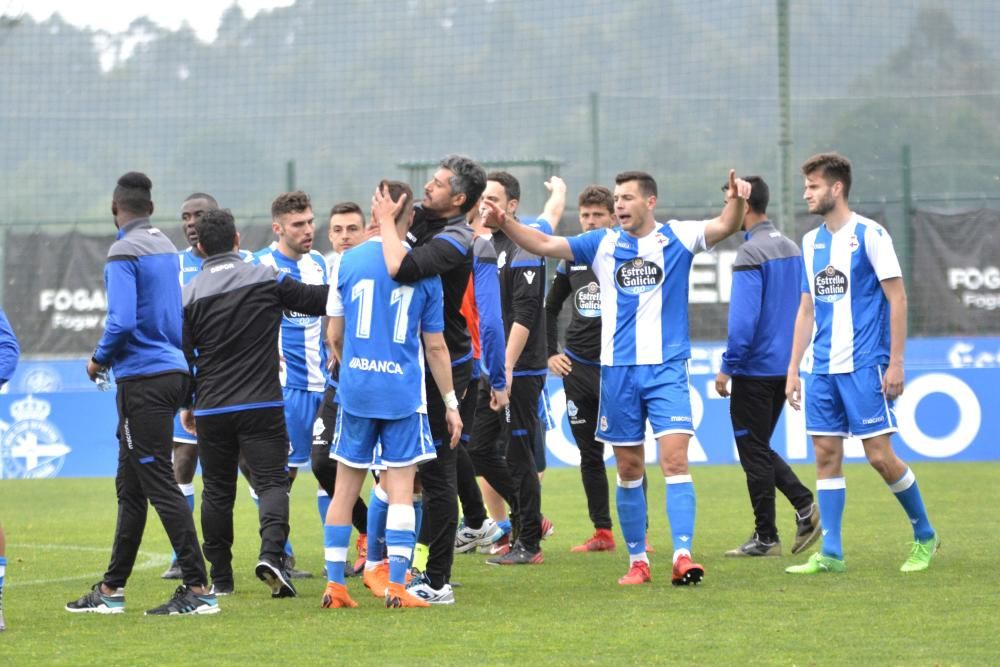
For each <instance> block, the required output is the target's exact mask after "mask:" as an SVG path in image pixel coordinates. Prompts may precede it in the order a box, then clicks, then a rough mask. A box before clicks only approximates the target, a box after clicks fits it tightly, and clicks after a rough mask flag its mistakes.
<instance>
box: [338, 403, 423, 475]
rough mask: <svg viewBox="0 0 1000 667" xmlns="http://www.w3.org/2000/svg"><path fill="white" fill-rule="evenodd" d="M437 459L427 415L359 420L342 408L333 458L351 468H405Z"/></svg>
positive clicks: (360, 418)
mask: <svg viewBox="0 0 1000 667" xmlns="http://www.w3.org/2000/svg"><path fill="white" fill-rule="evenodd" d="M436 456H437V453H436V451H435V449H434V442H433V440H432V439H431V428H430V424H429V423H428V421H427V415H426V414H421V413H415V414H412V415H410V416H409V417H403V418H402V419H375V418H371V417H357V416H355V415H352V414H349V413H348V412H347V411H345V410H343V409H341V410H340V411H339V412H338V413H337V424H336V426H334V429H333V441H332V442H331V443H330V458H332V459H336V460H338V461H340V462H342V463H344V464H345V465H349V466H351V467H352V468H365V469H367V468H372V467H377V466H383V467H386V468H402V467H405V466H408V465H414V464H417V463H421V462H423V461H429V460H431V459H433V458H435V457H436Z"/></svg>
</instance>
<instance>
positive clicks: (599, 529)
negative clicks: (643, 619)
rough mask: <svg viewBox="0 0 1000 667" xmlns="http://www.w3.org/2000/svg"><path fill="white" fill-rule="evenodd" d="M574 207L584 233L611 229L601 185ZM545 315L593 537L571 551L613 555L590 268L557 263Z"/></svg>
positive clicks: (596, 304) (610, 200) (609, 205)
mask: <svg viewBox="0 0 1000 667" xmlns="http://www.w3.org/2000/svg"><path fill="white" fill-rule="evenodd" d="M578 205H579V212H580V213H579V214H580V226H581V227H582V229H583V231H584V232H589V231H590V230H592V229H598V228H600V227H611V226H613V225H614V207H615V204H614V197H613V196H612V195H611V191H610V190H608V189H607V188H605V187H602V186H600V185H591V186H588V187H586V188H584V190H583V192H581V193H580V198H579V202H578ZM569 297H572V301H573V308H572V311H571V315H570V322H569V326H568V327H567V328H566V337H565V342H564V344H563V348H562V352H560V351H559V345H558V340H559V327H558V317H559V312H560V311H561V310H562V307H563V303H564V302H565V301H566V299H567V298H569ZM545 317H546V322H545V330H546V333H547V334H548V336H547V338H548V356H549V359H548V365H549V370H550V371H551V372H552V373H553V374H555V375H558V376H560V377H562V380H563V388H564V389H565V391H566V414H567V415H568V417H569V426H570V429H571V430H572V431H573V438H574V439H575V440H576V446H577V447H578V448H579V450H580V475H581V477H582V478H583V491H584V493H585V495H586V496H587V510H588V512H589V514H590V521H591V522H592V523H593V524H594V534H593V536H591V537H590V539H588V540H586V541H585V542H584V543H583V544H579V545H577V546H574V547H573V548H572V549H571V551H574V552H584V551H614V550H615V537H614V535H613V534H612V532H611V511H610V509H609V500H608V473H607V469H606V467H605V464H604V443H603V442H597V440H596V439H595V438H594V434H595V431H596V430H597V406H598V403H599V399H600V393H601V288H600V286H599V285H598V283H597V276H596V275H594V271H593V269H591V268H590V265H589V264H576V263H573V262H567V261H565V260H563V261H561V262H559V265H558V266H557V267H556V275H555V277H554V278H553V279H552V286H551V287H550V288H549V293H548V295H547V296H546V297H545Z"/></svg>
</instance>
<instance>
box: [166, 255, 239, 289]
mask: <svg viewBox="0 0 1000 667" xmlns="http://www.w3.org/2000/svg"><path fill="white" fill-rule="evenodd" d="M240 259H242V260H243V261H244V262H252V261H253V253H252V252H250V251H249V250H240ZM177 261H178V263H179V264H180V279H181V287H183V286H184V285H187V284H188V283H189V282H191V279H192V278H194V277H195V276H196V275H198V272H199V271H201V265H202V263H203V262H204V261H205V260H204V259H202V258H201V257H199V256H198V255H196V254H194V249H193V248H188V249H187V250H181V251H179V252H178V253H177Z"/></svg>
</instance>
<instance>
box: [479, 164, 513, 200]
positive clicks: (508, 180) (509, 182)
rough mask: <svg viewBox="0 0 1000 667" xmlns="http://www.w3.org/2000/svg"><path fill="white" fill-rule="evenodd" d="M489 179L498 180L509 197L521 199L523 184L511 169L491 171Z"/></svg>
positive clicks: (487, 178) (487, 176) (487, 177)
mask: <svg viewBox="0 0 1000 667" xmlns="http://www.w3.org/2000/svg"><path fill="white" fill-rule="evenodd" d="M486 180H487V181H496V182H497V183H499V184H500V185H502V186H503V191H504V194H506V195H507V199H517V200H519V201H520V199H521V184H520V183H519V182H518V180H517V179H516V178H515V177H514V174H512V173H510V172H509V171H491V172H490V173H489V174H487V175H486Z"/></svg>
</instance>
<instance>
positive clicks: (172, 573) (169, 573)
mask: <svg viewBox="0 0 1000 667" xmlns="http://www.w3.org/2000/svg"><path fill="white" fill-rule="evenodd" d="M183 578H184V573H183V572H181V566H180V564H179V563H178V562H177V559H176V558H175V559H174V560H173V562H172V563H170V567H168V568H167V569H166V571H164V573H163V574H161V575H160V579H183Z"/></svg>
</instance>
